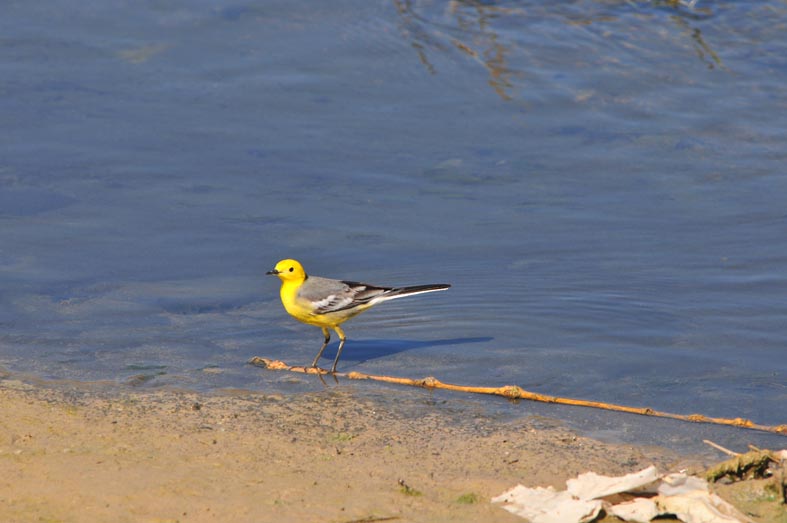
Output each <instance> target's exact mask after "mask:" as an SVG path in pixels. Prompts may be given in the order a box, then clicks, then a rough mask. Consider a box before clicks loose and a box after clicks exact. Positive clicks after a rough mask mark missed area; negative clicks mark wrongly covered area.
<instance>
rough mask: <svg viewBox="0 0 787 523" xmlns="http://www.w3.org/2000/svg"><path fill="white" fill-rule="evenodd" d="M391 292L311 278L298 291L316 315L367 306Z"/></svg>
mask: <svg viewBox="0 0 787 523" xmlns="http://www.w3.org/2000/svg"><path fill="white" fill-rule="evenodd" d="M390 290H391V288H390V287H377V286H374V285H369V284H366V283H360V282H356V281H340V280H332V279H330V278H321V277H319V276H309V278H308V279H307V280H306V281H305V282H304V284H303V285H302V286H301V288H300V289H299V290H298V297H299V298H303V299H306V300H309V301H310V302H311V303H312V305H313V307H314V313H315V314H327V313H331V312H339V311H343V310H348V309H353V308H355V307H358V306H360V305H366V304H368V303H369V302H370V301H372V300H373V299H374V298H377V297H378V296H380V295H382V294H385V293H386V292H388V291H390Z"/></svg>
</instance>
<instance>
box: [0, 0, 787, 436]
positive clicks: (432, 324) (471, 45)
mask: <svg viewBox="0 0 787 523" xmlns="http://www.w3.org/2000/svg"><path fill="white" fill-rule="evenodd" d="M3 10H4V15H3V16H2V17H0V34H2V35H3V36H2V38H1V39H0V74H1V75H2V81H1V82H0V110H1V111H2V115H3V117H2V119H0V136H2V141H1V142H0V143H1V144H2V145H1V146H0V147H1V148H0V151H2V155H0V366H2V367H4V368H5V369H8V370H9V371H11V372H19V373H27V374H33V375H35V376H39V377H41V378H46V379H49V378H57V379H66V380H79V381H97V380H109V381H112V382H116V383H118V384H120V385H135V386H143V387H155V386H174V387H183V388H191V389H197V390H217V389H222V388H226V387H231V388H244V389H250V390H265V391H270V390H278V391H282V392H288V393H297V392H302V391H307V390H319V389H320V388H321V387H323V385H322V384H321V383H320V382H319V381H318V380H311V379H305V378H303V377H298V376H293V375H283V374H277V373H266V372H263V371H260V370H259V369H256V368H252V367H249V366H246V365H244V363H245V362H246V361H247V360H248V359H249V358H250V357H251V356H256V355H259V356H265V357H271V358H281V359H284V360H285V361H288V362H290V363H293V364H303V363H307V362H310V361H311V359H312V358H313V356H314V354H315V353H316V351H317V349H318V348H319V345H320V333H319V331H318V330H317V329H315V328H313V327H309V326H305V325H301V324H298V323H296V322H295V321H294V320H292V319H291V318H289V317H287V316H286V314H285V313H284V311H283V309H282V308H281V305H280V303H279V301H278V282H277V281H275V279H271V278H266V277H265V276H264V273H265V271H266V270H268V269H270V268H271V267H272V266H273V264H274V263H275V262H276V261H277V260H279V259H280V258H284V257H294V258H297V259H299V260H301V261H302V262H303V263H304V265H305V266H306V268H307V270H308V271H310V272H312V273H314V274H319V275H324V276H331V277H337V278H346V279H354V280H361V281H369V282H371V283H378V284H390V285H400V284H417V283H437V282H450V283H452V284H453V288H452V289H451V290H450V291H448V292H445V293H437V294H431V295H426V296H419V297H416V298H413V299H410V300H397V301H395V302H391V303H388V304H385V305H383V306H381V307H380V308H379V309H377V310H375V311H373V312H369V313H366V314H365V315H364V316H362V317H359V318H357V319H356V320H354V321H353V322H352V323H350V324H348V326H347V329H346V330H347V332H348V335H349V337H350V341H349V342H348V344H347V347H346V350H345V353H344V357H343V360H342V367H343V368H344V369H345V370H358V371H362V372H369V373H390V374H395V375H404V376H412V377H422V376H425V375H435V376H437V377H438V378H440V379H442V380H444V381H449V382H454V383H468V384H479V385H503V384H509V383H511V384H518V385H521V386H523V387H525V388H527V389H529V390H533V391H538V392H543V393H548V394H555V395H564V396H570V397H582V398H588V399H595V400H601V401H615V402H618V403H623V404H628V405H637V406H640V405H642V406H650V407H652V408H655V409H659V410H666V411H671V412H679V413H693V412H701V413H704V414H707V415H713V416H721V417H737V416H742V417H746V418H751V419H753V420H755V421H757V422H759V423H763V424H779V423H787V408H785V407H784V405H787V301H786V300H785V296H787V276H786V269H787V205H786V202H787V172H785V170H786V168H785V165H786V163H785V160H787V134H786V131H787V119H785V114H787V90H785V88H784V86H785V85H787V5H786V4H785V3H784V2H778V1H771V2H767V1H766V2H757V3H750V2H703V1H702V0H700V2H697V3H696V4H695V5H694V6H693V7H689V6H686V5H676V4H674V3H672V2H656V1H654V2H645V1H633V2H631V1H626V2H624V1H620V2H617V1H576V2H559V3H553V2H527V1H521V2H515V1H511V2H460V1H455V2H437V1H434V2H417V1H413V2H408V1H404V0H399V1H371V2H370V1H366V0H363V1H360V0H359V1H346V2H295V3H293V2H243V1H240V2H215V1H210V2H209V1H168V2H159V1H149V2H143V3H138V2H122V1H114V0H110V1H105V0H102V1H80V2H76V1H73V0H70V1H69V0H60V1H57V0H53V1H50V2H46V3H41V2H12V3H10V4H7V5H6V6H5V7H4V9H3ZM334 351H335V345H333V346H332V347H330V348H329V350H328V356H329V357H330V356H331V353H332V352H334ZM326 363H328V362H327V361H326ZM357 386H358V387H360V388H362V389H363V388H364V387H367V385H366V384H363V385H357ZM373 389H374V387H373V386H368V390H369V391H372V390H373ZM365 390H366V389H364V390H361V391H359V393H366V392H365ZM370 393H372V392H370ZM424 394H427V393H424ZM438 397H440V398H443V399H445V400H446V401H447V402H449V403H452V404H453V405H459V407H458V408H459V411H460V412H461V411H462V407H461V405H464V404H465V403H463V402H467V405H468V406H467V409H468V411H470V410H472V409H475V408H477V407H479V406H480V408H483V409H487V410H489V411H490V412H494V413H496V415H500V416H501V417H502V418H506V417H516V416H521V415H527V414H532V413H537V414H543V415H546V416H552V417H557V418H560V419H563V420H565V422H567V423H569V424H572V425H574V426H577V427H579V428H580V429H582V430H584V431H586V432H588V433H592V434H594V435H602V436H603V435H606V436H609V437H611V438H613V439H614V438H619V439H624V440H631V441H637V442H656V443H669V442H672V444H673V445H674V446H676V447H677V448H688V447H691V445H692V442H694V441H699V439H701V437H711V436H712V437H713V438H715V439H716V440H717V441H719V442H722V443H728V444H730V445H733V446H737V448H741V447H743V446H745V443H748V442H757V443H760V444H765V445H770V446H776V445H782V446H783V444H784V439H783V438H782V439H778V438H770V439H769V438H768V437H764V436H763V437H760V436H757V435H756V434H753V433H749V432H744V431H734V430H717V431H714V430H712V429H710V428H698V427H697V426H693V425H692V426H686V425H680V424H674V423H670V422H653V421H650V420H643V419H640V418H637V417H632V416H619V415H611V414H603V413H589V412H587V411H581V410H576V409H573V410H572V409H556V408H554V407H552V406H546V407H542V406H535V405H529V404H518V405H513V404H510V403H507V402H505V401H503V400H500V399H489V400H487V399H465V398H462V399H460V398H458V397H457V396H456V395H447V396H440V395H438ZM675 434H679V435H678V436H675Z"/></svg>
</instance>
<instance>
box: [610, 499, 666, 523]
mask: <svg viewBox="0 0 787 523" xmlns="http://www.w3.org/2000/svg"><path fill="white" fill-rule="evenodd" d="M604 510H606V511H607V514H611V515H613V516H617V517H619V518H620V519H622V520H623V521H630V522H632V523H649V522H650V520H651V519H653V518H655V517H656V516H658V515H659V514H661V512H660V511H659V507H658V506H656V502H655V501H653V499H652V498H635V499H633V500H631V501H626V502H624V503H618V504H617V505H610V504H607V505H606V506H605V507H604Z"/></svg>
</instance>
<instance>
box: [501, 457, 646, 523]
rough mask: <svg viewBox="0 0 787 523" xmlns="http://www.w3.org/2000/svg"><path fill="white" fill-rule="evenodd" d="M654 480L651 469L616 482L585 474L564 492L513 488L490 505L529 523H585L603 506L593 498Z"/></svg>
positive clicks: (569, 482)
mask: <svg viewBox="0 0 787 523" xmlns="http://www.w3.org/2000/svg"><path fill="white" fill-rule="evenodd" d="M658 479H659V473H658V471H657V470H656V467H653V466H651V467H648V468H646V469H644V470H641V471H639V472H634V473H632V474H627V475H625V476H620V477H617V478H615V477H609V476H600V475H598V474H596V473H594V472H586V473H584V474H582V475H580V476H579V477H578V478H576V479H570V480H568V481H567V482H566V486H567V487H568V490H564V491H561V492H557V491H555V489H554V488H552V487H548V488H541V487H538V488H534V489H529V488H527V487H523V486H522V485H517V486H516V487H514V488H512V489H511V490H508V491H506V492H505V493H503V494H502V495H500V496H498V497H496V498H493V499H492V501H493V502H496V503H497V502H504V503H506V505H505V506H504V507H503V508H505V509H506V510H508V511H509V512H511V513H513V514H516V515H518V516H520V517H523V518H527V519H529V520H530V521H531V522H532V523H587V522H589V521H593V520H594V519H595V518H596V517H597V516H598V514H599V512H600V511H601V508H602V506H603V502H602V501H601V500H600V499H597V498H602V497H604V496H609V495H612V494H618V493H620V492H627V491H629V490H634V489H637V488H640V487H643V486H645V485H649V484H651V483H653V482H654V481H656V480H658Z"/></svg>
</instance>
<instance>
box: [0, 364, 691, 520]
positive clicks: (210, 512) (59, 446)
mask: <svg viewBox="0 0 787 523" xmlns="http://www.w3.org/2000/svg"><path fill="white" fill-rule="evenodd" d="M1 377H2V376H0V378H1ZM0 404H2V417H0V521H3V522H29V521H45V522H81V521H85V522H104V521H106V522H125V521H128V522H132V521H133V522H138V521H141V522H175V521H181V522H191V521H195V522H201V521H228V522H247V521H248V522H251V521H254V522H267V521H271V522H289V521H293V522H294V521H298V522H309V521H319V522H337V523H342V522H361V521H363V522H371V521H397V522H407V521H423V522H441V521H445V522H448V521H451V522H461V521H473V522H477V521H484V522H515V521H522V520H520V519H518V518H516V517H514V516H512V515H511V514H509V513H508V512H506V511H505V510H503V509H501V508H499V507H498V506H495V505H492V504H490V503H489V498H490V497H492V496H494V495H498V494H500V493H501V492H502V491H504V490H506V489H507V488H509V487H511V486H513V485H516V484H517V483H522V484H525V485H528V486H536V485H549V484H552V485H557V486H563V485H564V482H565V480H566V479H567V478H569V477H572V476H574V475H576V474H578V473H581V472H584V471H587V470H594V471H596V472H599V473H608V474H618V473H627V472H631V471H634V470H638V469H641V468H643V467H645V466H647V465H649V464H656V465H657V466H658V467H659V468H660V469H662V470H670V469H677V468H681V467H685V466H686V464H687V462H686V461H685V460H684V459H683V458H680V457H679V456H676V455H672V454H670V453H668V452H667V451H663V450H659V449H644V448H636V447H631V446H615V445H607V444H603V443H599V442H597V441H594V440H591V439H587V438H583V437H577V436H576V435H574V434H572V433H571V432H568V431H566V430H564V429H560V428H550V427H549V426H548V425H549V423H546V422H544V421H540V420H538V419H525V420H522V421H518V422H516V423H509V424H500V423H496V422H494V421H492V420H489V419H486V418H484V417H483V416H480V415H479V416H472V417H468V418H472V419H463V420H461V421H457V420H456V419H447V417H446V416H445V415H442V414H440V413H439V412H430V411H429V410H428V409H421V412H419V413H418V415H416V416H408V415H407V414H406V413H407V412H408V406H407V405H406V404H402V402H400V401H398V400H390V401H379V400H375V401H373V400H370V399H366V398H363V397H361V398H359V397H358V394H357V393H355V394H353V393H350V392H348V391H342V390H326V391H324V392H320V393H311V394H305V395H301V396H297V397H282V396H279V395H265V394H251V393H248V392H243V393H229V392H227V393H222V394H210V395H198V394H195V393H184V392H173V391H149V392H146V391H142V392H137V391H128V390H126V391H120V392H118V391H117V390H112V391H111V392H107V391H102V390H96V388H95V387H94V388H90V387H84V386H79V387H77V386H76V385H72V386H63V385H62V384H61V385H57V386H46V385H45V386H41V385H37V386H32V385H30V384H27V383H24V382H21V381H17V380H14V379H11V378H10V377H9V376H6V379H0ZM545 425H546V426H545Z"/></svg>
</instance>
